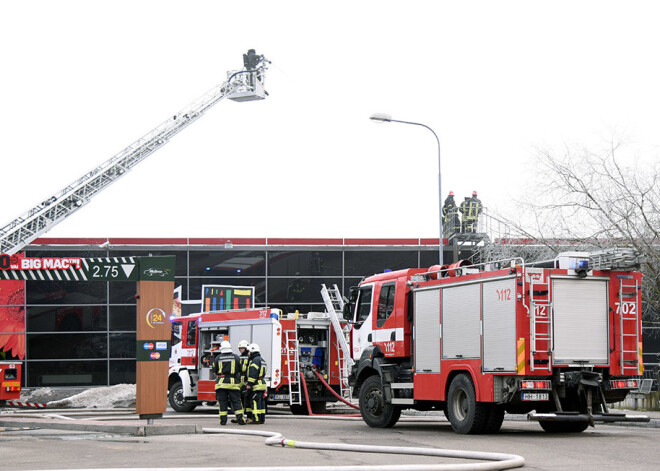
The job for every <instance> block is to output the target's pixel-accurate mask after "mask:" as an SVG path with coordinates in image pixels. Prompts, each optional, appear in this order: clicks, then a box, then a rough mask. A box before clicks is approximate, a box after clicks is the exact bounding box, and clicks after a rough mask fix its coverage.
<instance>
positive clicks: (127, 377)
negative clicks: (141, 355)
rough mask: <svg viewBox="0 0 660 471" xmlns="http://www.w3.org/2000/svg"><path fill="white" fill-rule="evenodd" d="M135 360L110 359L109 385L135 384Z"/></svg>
mask: <svg viewBox="0 0 660 471" xmlns="http://www.w3.org/2000/svg"><path fill="white" fill-rule="evenodd" d="M135 378H136V375H135V360H110V385H111V386H112V385H115V384H135Z"/></svg>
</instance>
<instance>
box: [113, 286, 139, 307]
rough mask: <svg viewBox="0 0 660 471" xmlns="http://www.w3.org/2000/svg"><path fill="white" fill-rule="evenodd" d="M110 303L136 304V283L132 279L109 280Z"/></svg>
mask: <svg viewBox="0 0 660 471" xmlns="http://www.w3.org/2000/svg"><path fill="white" fill-rule="evenodd" d="M108 288H109V291H110V295H109V298H110V304H136V303H137V301H136V300H135V295H136V293H137V283H135V282H134V281H110V282H109V283H108Z"/></svg>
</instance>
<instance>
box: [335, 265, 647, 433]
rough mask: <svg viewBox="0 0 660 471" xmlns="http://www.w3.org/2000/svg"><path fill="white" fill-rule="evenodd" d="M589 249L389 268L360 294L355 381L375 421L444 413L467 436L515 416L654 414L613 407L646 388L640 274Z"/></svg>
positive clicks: (572, 428) (351, 313) (581, 420)
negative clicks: (548, 256) (529, 258)
mask: <svg viewBox="0 0 660 471" xmlns="http://www.w3.org/2000/svg"><path fill="white" fill-rule="evenodd" d="M601 262H602V260H601V259H600V258H593V257H590V255H589V254H587V253H571V254H564V255H561V256H560V257H558V258H557V259H556V260H553V261H551V262H550V263H546V264H545V265H544V264H538V265H536V266H530V265H525V263H524V261H523V260H521V259H518V260H514V261H501V262H492V263H489V264H483V265H480V266H472V265H471V264H470V263H468V262H466V261H461V262H457V263H455V264H454V265H451V266H443V267H439V266H435V267H431V268H430V269H408V270H400V271H396V272H389V273H382V274H378V275H374V276H371V277H369V278H366V279H365V280H363V281H362V283H361V284H360V286H359V287H358V288H357V289H354V290H352V293H351V299H350V301H349V303H347V304H346V309H345V311H344V314H345V317H346V319H347V320H349V322H351V323H352V336H351V348H352V354H353V358H354V360H355V365H354V367H353V369H352V372H351V376H350V378H349V381H350V384H351V386H352V387H353V388H354V389H353V396H354V397H356V398H359V402H360V411H361V414H362V417H363V419H364V420H365V422H366V423H367V424H368V425H370V426H372V427H391V426H393V425H394V424H395V423H396V422H397V420H398V418H399V416H400V414H401V411H402V410H403V409H416V410H432V409H435V410H442V411H444V412H445V415H446V416H447V418H448V419H449V421H450V422H451V425H452V427H453V429H454V430H455V431H456V432H458V433H494V432H497V431H498V430H499V429H500V427H501V425H502V421H503V418H504V414H505V412H509V413H526V414H528V418H529V419H530V420H538V421H539V422H540V425H541V426H542V428H543V429H544V430H546V431H547V432H581V431H583V430H585V429H586V428H587V426H589V425H593V424H594V423H595V422H614V421H648V420H649V419H648V417H644V416H630V415H628V416H626V415H624V414H617V413H612V412H610V411H609V409H608V406H607V405H608V404H611V403H615V402H618V401H621V400H623V399H624V398H625V397H626V395H627V394H628V392H629V391H631V390H633V389H637V387H638V386H639V377H638V375H641V373H642V370H643V367H642V363H641V358H642V346H641V313H640V309H641V277H642V275H641V273H639V272H637V271H633V270H632V269H630V268H625V269H618V270H611V269H609V267H608V266H605V264H604V263H601Z"/></svg>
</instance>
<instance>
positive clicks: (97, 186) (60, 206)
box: [0, 49, 270, 254]
mask: <svg viewBox="0 0 660 471" xmlns="http://www.w3.org/2000/svg"><path fill="white" fill-rule="evenodd" d="M269 64H270V61H268V60H266V58H265V57H264V56H262V55H257V54H256V53H255V51H254V49H250V50H249V51H248V52H247V54H243V65H244V68H243V69H241V70H238V71H230V72H227V80H226V81H225V82H222V83H220V84H218V85H216V86H215V87H213V88H212V89H211V90H209V91H208V92H206V93H205V94H204V95H202V96H201V97H199V98H198V99H197V100H195V101H193V102H192V103H191V104H189V105H188V106H186V107H185V108H183V109H182V110H180V111H179V112H178V113H176V114H174V115H172V117H171V118H169V119H167V120H166V121H164V122H162V123H161V124H160V125H158V126H157V127H156V128H155V129H153V130H152V131H150V132H148V133H147V134H145V135H144V136H142V137H141V138H140V139H138V140H137V141H135V142H133V143H132V144H131V145H129V146H128V147H126V148H125V149H124V150H122V151H121V152H119V153H118V154H116V155H114V156H113V157H112V158H110V159H109V160H107V161H106V162H104V163H102V164H101V165H99V166H98V167H96V168H95V169H93V170H92V171H90V172H88V173H86V174H85V175H83V176H82V177H80V178H79V179H78V180H76V181H75V182H73V183H71V184H70V185H68V186H67V187H65V188H64V189H63V190H61V191H60V192H58V193H56V194H55V195H53V196H51V197H50V198H48V199H46V200H44V201H42V202H41V203H39V204H38V205H36V206H35V207H33V208H32V209H30V210H29V211H27V212H26V213H24V214H22V215H21V216H19V217H18V218H16V219H14V220H13V221H11V222H10V223H8V224H7V225H5V226H4V227H2V228H1V229H0V254H3V253H6V254H14V253H16V252H19V251H20V250H22V249H23V248H24V247H25V246H26V245H28V244H29V243H30V242H32V241H33V240H34V239H36V238H37V237H39V236H40V235H41V234H43V233H44V232H46V231H48V230H49V229H51V228H52V227H53V226H55V225H56V224H59V223H60V222H61V221H62V220H64V219H65V218H67V217H69V216H70V215H71V214H73V213H74V212H75V211H77V210H78V209H80V208H82V207H83V206H84V205H86V204H87V203H89V201H90V200H91V199H92V198H93V197H94V196H95V195H96V194H98V193H99V192H101V191H102V190H104V189H105V188H107V187H108V186H110V184H112V183H114V182H116V181H117V180H119V179H120V178H121V177H123V176H124V175H125V174H126V173H127V172H128V171H129V170H131V169H132V168H133V167H135V166H136V165H138V164H139V163H140V162H142V161H143V160H144V159H146V158H147V157H148V156H149V155H151V154H152V153H154V152H155V151H157V150H158V149H160V148H161V147H162V146H164V145H165V144H167V143H168V142H169V140H170V139H171V138H172V137H174V135H176V134H177V133H179V132H180V131H182V130H183V129H185V128H186V127H187V126H189V125H190V124H192V123H193V122H194V121H196V120H197V119H199V118H200V117H201V116H202V115H203V114H204V113H205V112H206V111H208V109H209V108H211V107H212V106H213V105H215V104H216V103H218V102H219V101H220V100H222V99H223V98H229V99H230V100H234V101H253V100H262V99H264V98H266V96H267V95H268V93H267V92H266V91H265V90H264V78H265V77H264V76H265V71H266V69H267V68H268V65H269Z"/></svg>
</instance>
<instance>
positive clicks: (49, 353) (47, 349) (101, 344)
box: [26, 334, 108, 364]
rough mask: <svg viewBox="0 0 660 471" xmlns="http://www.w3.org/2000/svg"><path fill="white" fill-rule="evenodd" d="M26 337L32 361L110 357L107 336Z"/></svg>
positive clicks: (33, 335) (34, 335)
mask: <svg viewBox="0 0 660 471" xmlns="http://www.w3.org/2000/svg"><path fill="white" fill-rule="evenodd" d="M26 337H27V339H26V340H27V355H28V358H29V359H30V360H49V359H58V360H68V359H74V358H106V357H107V355H108V346H107V334H27V336H26ZM64 363H66V362H62V364H64Z"/></svg>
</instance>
